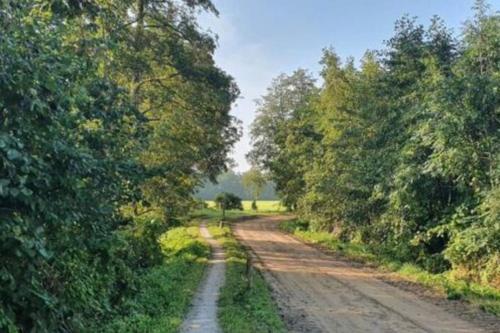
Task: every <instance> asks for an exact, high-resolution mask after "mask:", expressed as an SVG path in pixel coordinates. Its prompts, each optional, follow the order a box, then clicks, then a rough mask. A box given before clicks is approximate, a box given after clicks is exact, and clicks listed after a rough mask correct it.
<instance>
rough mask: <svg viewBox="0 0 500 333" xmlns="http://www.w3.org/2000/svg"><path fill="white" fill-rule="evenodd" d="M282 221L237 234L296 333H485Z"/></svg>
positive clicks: (245, 227) (252, 224)
mask: <svg viewBox="0 0 500 333" xmlns="http://www.w3.org/2000/svg"><path fill="white" fill-rule="evenodd" d="M282 219H283V218H282V217H265V218H259V219H255V220H250V221H246V222H243V223H237V224H236V225H235V227H234V232H235V235H236V237H238V239H239V240H240V241H241V242H242V243H243V244H245V245H246V246H248V247H250V249H251V250H252V252H253V253H254V254H255V255H256V256H257V257H258V261H259V262H260V264H261V266H262V270H263V272H264V276H265V277H266V279H267V280H268V282H269V283H270V285H271V288H272V289H273V293H274V296H275V299H276V301H277V303H278V306H279V307H280V309H281V312H282V314H283V316H284V318H285V321H286V322H287V325H288V328H289V330H290V331H291V332H339V333H341V332H342V333H343V332H346V333H354V332H394V333H399V332H405V333H422V332H436V333H437V332H439V333H466V332H467V333H473V332H474V333H479V332H484V331H483V330H482V329H481V328H479V327H475V326H474V325H473V324H471V323H468V322H466V321H464V320H462V319H460V318H458V317H456V316H454V315H453V314H451V313H449V312H446V311H445V310H444V309H442V308H440V307H438V306H436V305H434V304H431V303H428V302H426V301H424V300H422V299H420V298H419V297H417V296H416V295H414V294H412V293H408V292H405V291H403V290H401V289H399V288H396V287H393V286H391V285H389V284H387V283H384V282H382V281H380V280H378V279H376V278H375V277H374V276H373V273H370V272H367V271H366V270H362V269H359V268H355V267H352V266H350V265H349V264H348V263H346V262H344V261H340V260H338V259H335V258H334V257H332V256H328V255H326V254H323V253H322V252H320V251H318V250H316V249H314V248H312V247H310V246H307V245H305V244H303V243H301V242H299V241H297V240H296V239H294V238H293V237H291V236H288V235H286V234H284V233H282V232H280V231H278V230H277V224H278V221H279V220H282Z"/></svg>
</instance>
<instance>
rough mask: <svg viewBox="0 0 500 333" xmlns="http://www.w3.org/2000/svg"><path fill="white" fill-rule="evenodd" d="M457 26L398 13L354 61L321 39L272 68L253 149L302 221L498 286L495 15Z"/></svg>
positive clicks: (484, 11) (499, 141)
mask: <svg viewBox="0 0 500 333" xmlns="http://www.w3.org/2000/svg"><path fill="white" fill-rule="evenodd" d="M474 9H475V15H474V17H473V19H471V20H470V21H468V22H467V23H466V24H465V26H464V28H463V31H462V34H461V35H460V36H459V37H456V36H455V35H454V34H452V32H451V31H450V30H449V29H447V28H446V26H445V25H444V23H443V22H442V21H441V20H440V19H439V18H437V17H434V18H433V19H432V21H431V24H430V25H429V26H428V27H427V28H425V27H424V26H423V25H421V24H418V23H417V20H416V19H415V18H411V17H408V16H405V17H403V18H401V19H400V20H398V21H397V22H396V25H395V33H394V36H393V37H392V38H390V39H389V40H388V41H387V42H386V47H385V48H384V49H382V50H379V51H369V52H367V53H366V55H365V56H364V57H363V59H362V61H361V64H360V66H356V65H355V63H354V61H353V59H348V60H347V61H346V62H345V63H344V64H342V62H341V60H340V59H339V57H338V56H337V55H336V54H335V52H334V51H333V50H332V49H327V50H325V51H324V55H323V58H322V60H321V63H322V65H323V69H322V71H321V76H322V82H323V83H322V86H321V87H320V88H317V87H316V85H315V81H314V79H313V78H312V77H311V75H310V74H309V73H308V72H306V71H305V70H297V71H296V72H294V73H293V74H291V75H282V76H280V77H278V78H277V79H275V80H274V81H273V83H272V85H271V87H270V88H269V90H268V93H267V94H266V95H265V96H264V97H263V98H262V99H261V101H260V103H259V104H258V108H257V117H256V119H255V121H254V123H253V125H252V136H253V140H254V148H253V150H252V152H251V153H250V154H249V156H248V157H249V159H250V160H251V161H252V163H253V164H254V165H257V166H259V167H261V168H262V169H264V170H265V171H267V172H268V173H269V174H270V177H271V178H272V180H273V181H274V182H275V183H276V187H277V191H278V192H279V193H280V195H281V198H282V200H283V202H284V203H285V204H286V205H287V206H288V207H289V208H291V209H295V210H296V212H297V214H298V215H300V216H301V217H302V218H304V219H305V220H307V221H310V224H311V228H312V229H316V230H327V231H331V232H334V233H336V234H337V235H338V237H340V239H343V240H354V241H358V242H361V243H365V244H369V245H376V246H374V248H375V247H376V248H377V249H380V251H381V252H383V253H384V254H387V255H390V256H392V257H393V258H396V259H398V260H400V261H411V262H415V263H417V264H418V265H420V266H421V267H424V268H425V269H427V270H429V271H431V272H442V271H446V270H450V269H451V270H452V271H453V272H454V274H455V275H456V276H461V277H464V278H468V279H474V280H478V281H482V282H483V283H489V284H491V285H494V286H497V287H499V286H500V268H499V267H500V104H499V102H500V100H499V99H500V94H499V91H498V89H499V87H500V16H499V15H498V12H492V11H491V9H489V8H488V6H487V5H486V4H485V3H484V2H483V1H477V2H476V5H475V7H474Z"/></svg>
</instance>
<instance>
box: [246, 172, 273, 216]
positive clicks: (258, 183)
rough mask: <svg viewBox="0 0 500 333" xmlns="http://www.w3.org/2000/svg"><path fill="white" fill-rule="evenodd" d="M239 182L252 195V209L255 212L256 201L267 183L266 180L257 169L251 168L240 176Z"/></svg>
mask: <svg viewBox="0 0 500 333" xmlns="http://www.w3.org/2000/svg"><path fill="white" fill-rule="evenodd" d="M241 180H242V183H243V186H244V187H245V188H246V189H247V190H248V191H249V192H250V193H252V209H254V210H257V203H256V201H257V200H259V197H260V195H261V193H262V190H263V189H264V186H265V185H266V183H267V180H266V178H265V177H264V175H263V174H262V173H261V172H260V171H259V170H258V169H255V168H252V169H250V170H248V171H247V172H245V173H244V174H243V175H242V179H241Z"/></svg>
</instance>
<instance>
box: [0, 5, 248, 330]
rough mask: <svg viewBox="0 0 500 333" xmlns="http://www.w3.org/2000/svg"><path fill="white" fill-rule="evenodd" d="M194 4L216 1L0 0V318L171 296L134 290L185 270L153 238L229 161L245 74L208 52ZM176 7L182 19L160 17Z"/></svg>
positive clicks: (103, 317) (67, 315)
mask: <svg viewBox="0 0 500 333" xmlns="http://www.w3.org/2000/svg"><path fill="white" fill-rule="evenodd" d="M160 3H162V4H160ZM140 6H144V9H145V11H144V12H143V15H142V16H141V15H139V14H138V8H139V7H140ZM197 8H201V9H207V10H210V11H215V9H214V8H213V6H212V5H211V3H210V1H205V0H204V1H146V0H137V1H114V0H104V1H98V2H96V1H28V0H19V1H3V2H2V5H1V9H0V29H1V34H0V220H1V223H0V253H1V260H0V331H2V332H18V331H23V332H79V331H85V329H88V328H89V327H93V329H92V330H91V331H94V332H95V331H99V330H100V327H95V326H94V325H96V324H102V325H104V324H106V323H108V322H109V321H113V318H114V317H115V316H119V315H120V314H124V313H126V314H132V313H141V314H142V313H144V314H145V315H147V316H150V317H155V316H157V315H160V314H159V313H156V312H154V311H153V309H151V308H148V309H145V310H144V311H143V310H142V309H140V308H141V307H143V306H146V303H149V304H150V305H149V306H150V307H151V306H152V307H154V308H155V309H154V310H155V311H163V309H162V308H161V307H162V305H163V304H158V307H157V306H153V303H151V301H152V300H151V297H149V296H144V297H143V296H141V295H142V294H141V295H140V294H138V290H139V289H140V288H144V286H145V285H148V284H150V283H151V285H152V286H153V287H154V288H153V289H158V291H157V292H162V291H164V290H163V289H162V288H171V289H172V288H174V287H173V286H174V285H176V283H177V282H173V283H171V284H170V285H168V286H160V284H163V283H164V282H166V281H167V280H164V279H162V274H163V273H165V274H166V275H169V274H167V273H168V271H169V270H170V269H173V270H179V271H181V273H180V276H182V277H184V276H186V275H187V274H188V273H187V272H188V271H189V270H190V269H191V266H190V263H188V262H185V261H182V262H181V263H177V262H174V261H172V262H171V263H170V262H167V263H166V264H165V262H164V260H165V259H164V256H165V255H164V254H163V253H162V248H161V247H160V246H159V245H158V242H157V240H158V237H159V236H160V235H161V234H162V233H163V232H165V230H166V229H167V228H170V227H172V226H173V225H175V224H178V223H179V217H180V214H181V213H182V212H184V211H186V210H187V209H188V208H189V207H191V203H192V194H193V192H194V189H195V187H196V186H197V185H198V183H199V182H200V181H201V179H203V178H205V177H211V178H213V177H215V175H216V174H217V173H218V172H220V171H223V170H225V169H226V155H227V152H228V151H229V150H230V147H231V145H232V144H233V143H234V141H235V140H236V138H237V136H238V133H239V131H238V127H237V124H236V122H235V120H234V119H233V117H232V116H230V115H229V108H230V105H231V103H232V101H233V100H234V99H235V98H236V96H237V94H238V90H237V87H236V86H235V84H234V82H233V80H232V78H231V77H230V76H228V75H227V74H225V73H224V72H223V71H221V70H220V69H218V68H217V67H216V66H215V65H214V62H213V58H212V55H213V51H214V41H213V38H212V37H211V36H208V35H206V34H204V33H200V32H199V31H198V29H197V26H196V20H195V17H194V16H193V12H194V11H196V10H197ZM167 12H168V13H170V14H169V15H177V16H176V17H175V19H173V20H172V21H169V20H165V22H172V24H171V25H166V26H162V27H152V25H153V21H154V20H157V21H158V20H159V21H162V20H163V18H165V16H166V15H167V14H168V13H167ZM136 14H137V15H136ZM131 15H135V16H134V17H131ZM138 16H141V17H138ZM136 18H137V19H138V21H142V20H143V22H142V23H144V24H142V23H141V24H132V23H131V22H130V20H134V19H136ZM148 25H150V26H148ZM179 29H180V30H179ZM153 74H154V75H158V74H159V75H162V77H168V80H167V79H166V80H163V79H161V78H158V77H156V76H154V75H153ZM139 87H140V89H139ZM167 95H168V96H167ZM172 96H176V97H175V98H173V97H172ZM152 100H154V101H156V102H157V103H156V104H152V103H151V101H152ZM179 104H180V105H182V107H178V105H179ZM195 133H196V135H195ZM151 212H154V213H155V214H154V216H152V217H151V216H149V215H148V214H149V213H151ZM166 222H167V223H166ZM183 251H185V252H186V253H193V255H200V256H201V255H202V254H204V253H205V252H206V251H205V252H204V251H203V248H202V247H200V245H199V243H197V244H196V245H193V244H190V245H189V247H188V249H185V250H183ZM180 252H182V251H180ZM180 255H181V254H179V255H176V256H177V257H179V256H180ZM183 255H184V253H182V256H183ZM165 265H166V266H168V265H172V267H173V268H169V267H165ZM194 266H196V265H194ZM175 267H178V269H177V268H175ZM193 272H195V273H196V272H198V273H196V274H199V273H200V272H201V268H199V267H198V268H196V267H195V268H194V270H193ZM200 274H201V273H200ZM165 279H169V277H165ZM174 281H176V280H175V279H174ZM193 281H194V280H191V282H189V283H190V284H191V286H192V285H193V283H194V282H193ZM186 283H188V282H186ZM178 286H182V283H179V284H178ZM160 287H161V288H160ZM144 292H145V293H146V292H147V291H144ZM188 294H189V293H187V294H185V295H179V297H181V298H182V297H184V299H183V301H182V302H180V303H179V304H181V306H180V307H179V309H178V310H176V311H181V312H182V311H183V309H185V305H186V304H187V297H188ZM169 296H170V295H164V297H169ZM132 299H133V300H135V301H133V302H136V303H137V304H135V305H134V306H136V307H137V309H136V310H137V311H135V310H134V311H135V312H134V311H132V310H131V311H130V312H127V311H129V310H126V309H129V308H128V306H129V305H128V302H131V300H132ZM158 301H159V302H168V300H165V299H159V300H158ZM182 304H184V305H182ZM179 316H180V315H178V316H177V317H179ZM131 320H132V319H131ZM133 320H135V319H133ZM177 320H178V319H177ZM145 327H146V326H141V327H140V328H139V329H138V331H140V332H143V331H148V329H145ZM143 328H144V329H143ZM118 330H119V331H120V330H121V328H120V329H118Z"/></svg>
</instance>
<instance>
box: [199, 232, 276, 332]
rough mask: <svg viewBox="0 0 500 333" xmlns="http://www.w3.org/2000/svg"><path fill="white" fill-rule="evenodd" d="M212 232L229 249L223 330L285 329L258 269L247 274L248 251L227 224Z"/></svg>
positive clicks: (221, 308) (222, 302) (221, 304)
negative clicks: (232, 233) (239, 242)
mask: <svg viewBox="0 0 500 333" xmlns="http://www.w3.org/2000/svg"><path fill="white" fill-rule="evenodd" d="M209 230H210V233H211V234H212V236H213V237H214V238H216V239H217V240H218V241H220V242H222V246H223V247H224V250H225V251H226V263H227V269H226V281H225V284H224V287H223V288H222V290H221V296H220V301H219V319H220V323H221V326H222V329H223V331H224V332H228V333H253V332H269V333H275V332H276V333H278V332H286V329H285V325H284V323H283V321H282V320H281V318H280V316H279V314H278V309H277V306H276V304H274V302H273V300H272V298H271V295H270V291H269V289H268V286H267V284H266V282H265V281H264V279H263V278H262V276H261V275H260V273H259V272H257V271H255V270H254V269H251V270H250V273H249V274H250V275H251V277H250V279H251V283H250V284H249V282H248V278H249V276H248V275H246V260H247V253H246V252H245V250H244V249H243V248H242V246H241V245H240V244H238V242H237V241H236V240H235V239H234V238H233V236H232V235H231V230H230V229H229V228H228V227H224V228H219V227H216V226H211V227H209Z"/></svg>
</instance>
